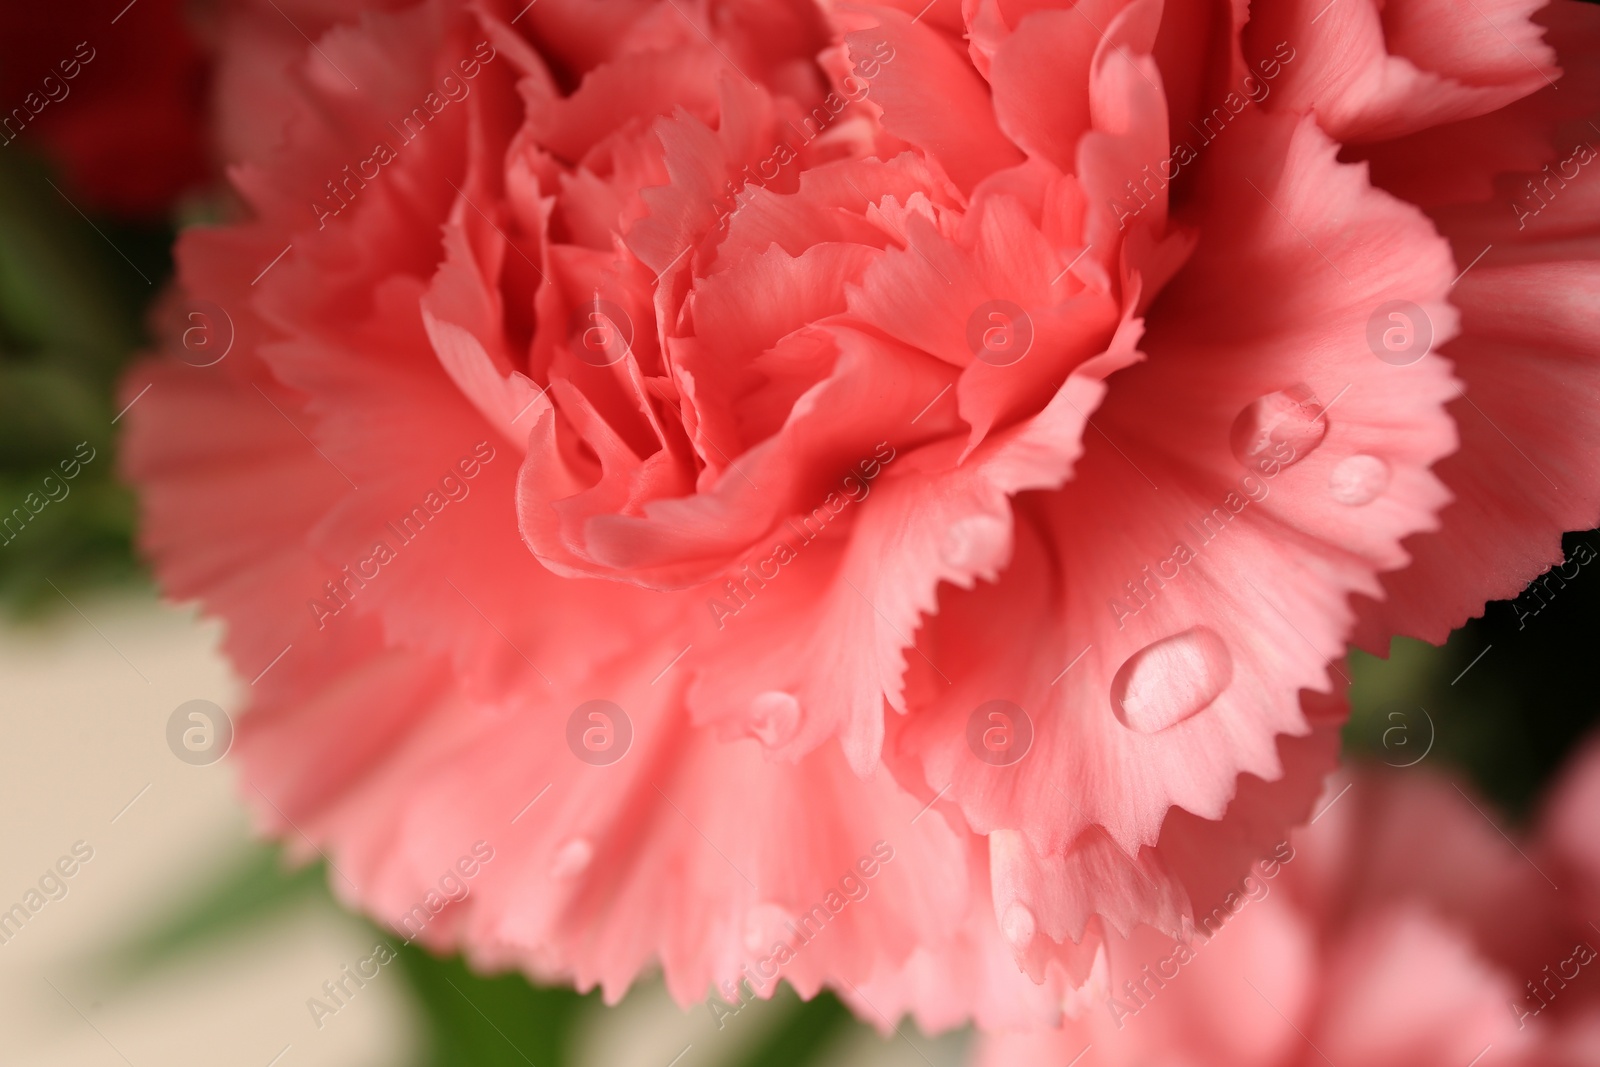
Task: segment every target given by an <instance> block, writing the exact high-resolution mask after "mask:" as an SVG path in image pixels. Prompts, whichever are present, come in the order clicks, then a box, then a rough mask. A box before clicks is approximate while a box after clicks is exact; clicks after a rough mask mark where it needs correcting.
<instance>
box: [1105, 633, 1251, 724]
mask: <svg viewBox="0 0 1600 1067" xmlns="http://www.w3.org/2000/svg"><path fill="white" fill-rule="evenodd" d="M1231 681H1233V656H1232V655H1230V654H1229V652H1228V646H1227V645H1225V644H1223V643H1222V638H1220V637H1218V636H1217V634H1216V631H1214V630H1212V629H1210V628H1209V627H1205V626H1196V627H1194V628H1193V629H1191V630H1185V631H1183V632H1182V633H1178V634H1173V635H1172V636H1171V637H1164V638H1162V639H1161V640H1159V641H1157V642H1155V643H1154V644H1149V645H1146V646H1145V647H1144V648H1141V649H1140V650H1139V651H1137V652H1135V653H1134V654H1133V655H1131V656H1129V657H1128V659H1127V662H1125V663H1124V664H1123V665H1122V666H1121V668H1119V669H1118V671H1117V674H1116V677H1115V678H1113V679H1112V680H1111V711H1112V713H1113V714H1114V715H1116V717H1117V720H1118V721H1119V722H1121V723H1122V725H1124V726H1126V727H1127V728H1128V729H1130V730H1137V731H1139V732H1140V733H1142V734H1153V733H1155V732H1157V731H1158V730H1165V729H1166V728H1167V727H1169V726H1176V725H1177V724H1178V723H1180V722H1182V721H1183V720H1185V719H1187V718H1189V717H1190V716H1191V715H1196V714H1198V713H1199V712H1201V711H1204V710H1205V709H1206V708H1207V707H1208V706H1209V705H1210V704H1211V702H1212V701H1213V700H1216V699H1217V697H1218V696H1219V695H1221V693H1222V691H1223V690H1224V689H1226V688H1228V683H1229V682H1231Z"/></svg>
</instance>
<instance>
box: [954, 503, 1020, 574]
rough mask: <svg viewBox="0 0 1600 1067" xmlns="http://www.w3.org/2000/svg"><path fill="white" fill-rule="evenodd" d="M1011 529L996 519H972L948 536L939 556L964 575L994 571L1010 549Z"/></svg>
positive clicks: (957, 524)
mask: <svg viewBox="0 0 1600 1067" xmlns="http://www.w3.org/2000/svg"><path fill="white" fill-rule="evenodd" d="M1010 540H1011V527H1010V525H1009V524H1008V523H1006V522H1005V521H1004V520H1002V519H998V518H996V517H995V516H993V515H981V514H980V515H968V516H967V517H966V518H964V519H958V520H956V521H955V522H954V523H951V525H950V528H949V529H948V530H946V531H945V532H944V541H943V543H942V544H941V545H940V546H939V554H940V555H941V556H943V557H944V561H945V563H947V564H949V565H950V566H952V567H954V568H956V569H957V570H961V571H970V570H973V569H975V568H983V569H985V570H989V569H992V568H993V567H994V566H996V564H997V563H998V561H999V560H1000V559H1002V558H1004V556H1005V554H1006V552H1007V551H1008V550H1009V548H1010Z"/></svg>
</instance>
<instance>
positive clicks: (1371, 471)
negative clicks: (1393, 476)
mask: <svg viewBox="0 0 1600 1067" xmlns="http://www.w3.org/2000/svg"><path fill="white" fill-rule="evenodd" d="M1389 476H1390V472H1389V464H1387V463H1385V462H1384V461H1383V460H1381V459H1379V458H1378V457H1377V456H1369V455H1367V454H1366V453H1364V452H1363V453H1358V454H1357V455H1354V456H1346V457H1345V458H1344V459H1341V460H1340V461H1339V463H1338V465H1337V466H1336V467H1334V468H1333V473H1331V474H1330V475H1329V476H1328V491H1329V492H1330V493H1332V494H1333V499H1335V500H1337V501H1338V502H1339V503H1341V504H1344V505H1347V506H1349V507H1353V508H1358V507H1360V506H1361V505H1363V504H1370V503H1372V502H1373V501H1374V500H1376V499H1378V498H1379V497H1380V496H1382V495H1383V491H1384V490H1385V489H1387V488H1389Z"/></svg>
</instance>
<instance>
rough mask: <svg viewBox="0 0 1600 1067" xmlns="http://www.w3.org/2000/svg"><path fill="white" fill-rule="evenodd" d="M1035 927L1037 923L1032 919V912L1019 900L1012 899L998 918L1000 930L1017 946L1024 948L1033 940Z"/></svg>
mask: <svg viewBox="0 0 1600 1067" xmlns="http://www.w3.org/2000/svg"><path fill="white" fill-rule="evenodd" d="M1037 929H1038V923H1037V922H1036V921H1035V920H1034V917H1033V912H1032V911H1030V910H1029V908H1028V906H1027V905H1026V904H1023V903H1022V902H1020V901H1013V902H1012V904H1011V906H1010V907H1008V908H1006V913H1005V915H1004V916H1003V917H1002V918H1001V919H1000V932H1001V933H1003V934H1005V935H1006V940H1007V941H1009V942H1011V944H1012V945H1013V946H1015V947H1017V948H1025V947H1026V946H1027V945H1028V943H1029V942H1030V941H1032V940H1033V934H1034V931H1035V930H1037Z"/></svg>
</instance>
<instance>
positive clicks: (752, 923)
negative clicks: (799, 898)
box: [744, 903, 792, 953]
mask: <svg viewBox="0 0 1600 1067" xmlns="http://www.w3.org/2000/svg"><path fill="white" fill-rule="evenodd" d="M791 921H792V916H790V914H789V913H788V912H787V911H784V910H783V909H782V908H780V907H779V906H778V905H776V904H772V903H761V904H757V905H756V906H755V907H753V908H751V909H750V910H749V911H748V912H746V913H745V917H744V947H745V950H746V951H748V952H762V953H764V952H767V951H768V950H769V949H771V948H772V946H773V943H774V942H778V941H782V942H785V943H787V942H788V941H789V936H788V933H789V931H788V929H787V927H788V924H789V923H790V922H791Z"/></svg>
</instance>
